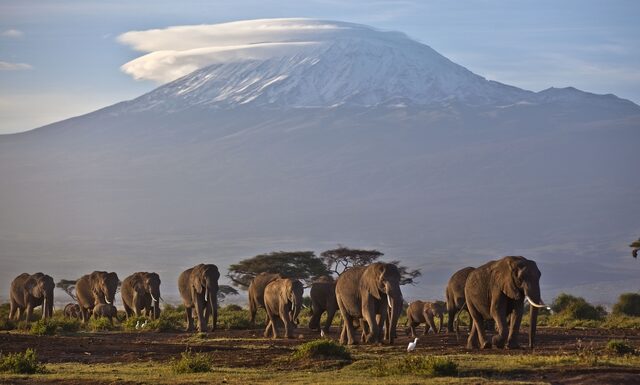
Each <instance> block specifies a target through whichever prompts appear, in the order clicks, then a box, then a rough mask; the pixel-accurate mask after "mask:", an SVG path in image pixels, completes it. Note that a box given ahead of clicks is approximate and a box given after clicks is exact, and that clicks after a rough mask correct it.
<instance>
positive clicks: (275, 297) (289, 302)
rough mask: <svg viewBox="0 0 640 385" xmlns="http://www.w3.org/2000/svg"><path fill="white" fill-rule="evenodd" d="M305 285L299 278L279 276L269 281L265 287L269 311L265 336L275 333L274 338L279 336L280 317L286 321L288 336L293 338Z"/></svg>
mask: <svg viewBox="0 0 640 385" xmlns="http://www.w3.org/2000/svg"><path fill="white" fill-rule="evenodd" d="M303 292H304V286H303V285H302V283H301V282H300V281H298V280H295V279H291V278H278V279H276V280H273V281H271V282H269V284H268V285H267V286H266V287H265V289H264V296H263V299H264V308H265V310H266V312H267V327H266V328H265V330H264V337H265V338H267V337H268V336H269V331H270V330H271V331H272V333H273V338H278V331H277V328H276V323H277V322H278V319H280V320H281V321H282V322H283V323H284V334H285V337H286V338H293V329H294V323H293V322H294V320H296V319H297V318H298V314H299V313H300V309H301V308H302V293H303Z"/></svg>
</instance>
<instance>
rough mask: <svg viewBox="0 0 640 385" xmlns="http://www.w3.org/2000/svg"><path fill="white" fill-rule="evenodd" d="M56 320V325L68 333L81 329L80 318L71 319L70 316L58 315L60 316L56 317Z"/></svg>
mask: <svg viewBox="0 0 640 385" xmlns="http://www.w3.org/2000/svg"><path fill="white" fill-rule="evenodd" d="M54 322H55V323H56V326H57V327H58V328H60V330H62V331H63V332H67V333H73V332H77V331H78V330H80V326H81V323H80V320H78V319H75V318H73V319H70V318H64V317H58V318H54Z"/></svg>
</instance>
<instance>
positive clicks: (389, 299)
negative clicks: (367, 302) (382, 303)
mask: <svg viewBox="0 0 640 385" xmlns="http://www.w3.org/2000/svg"><path fill="white" fill-rule="evenodd" d="M387 303H388V304H389V308H392V307H393V306H391V298H390V297H389V294H387Z"/></svg>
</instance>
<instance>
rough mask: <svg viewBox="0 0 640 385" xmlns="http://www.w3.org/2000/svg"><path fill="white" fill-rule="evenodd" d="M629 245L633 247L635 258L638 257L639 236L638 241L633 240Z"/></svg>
mask: <svg viewBox="0 0 640 385" xmlns="http://www.w3.org/2000/svg"><path fill="white" fill-rule="evenodd" d="M629 247H631V255H633V258H638V251H640V238H638V240H637V241H633V243H631V244H630V245H629Z"/></svg>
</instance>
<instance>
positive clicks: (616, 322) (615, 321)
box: [601, 314, 640, 329]
mask: <svg viewBox="0 0 640 385" xmlns="http://www.w3.org/2000/svg"><path fill="white" fill-rule="evenodd" d="M601 326H602V327H603V328H605V329H640V317H629V316H625V315H619V314H610V315H609V316H607V318H606V319H605V321H604V322H603V323H602V325H601Z"/></svg>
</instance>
